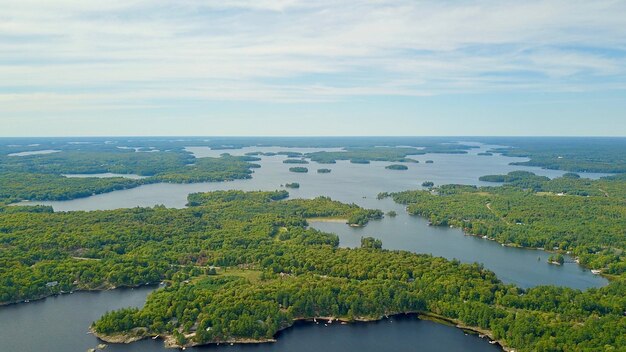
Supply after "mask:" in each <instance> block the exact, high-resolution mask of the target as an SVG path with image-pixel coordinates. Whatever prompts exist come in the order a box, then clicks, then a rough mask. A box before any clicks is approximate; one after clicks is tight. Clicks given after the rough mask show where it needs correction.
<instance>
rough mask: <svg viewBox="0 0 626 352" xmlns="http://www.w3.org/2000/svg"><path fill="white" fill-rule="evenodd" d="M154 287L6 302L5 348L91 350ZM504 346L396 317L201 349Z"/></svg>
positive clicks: (143, 344)
mask: <svg viewBox="0 0 626 352" xmlns="http://www.w3.org/2000/svg"><path fill="white" fill-rule="evenodd" d="M152 290H153V288H150V287H142V288H138V289H133V290H131V289H118V290H113V291H103V292H77V293H74V294H72V295H63V296H57V297H49V298H47V299H45V300H41V301H37V302H31V303H28V304H18V305H11V306H7V307H2V308H0V326H2V329H0V346H1V350H2V351H23V352H29V351H47V352H68V351H86V350H87V349H88V348H95V347H96V346H97V345H98V344H99V343H101V341H99V340H98V339H97V338H95V337H94V336H93V335H90V334H87V329H88V327H89V325H90V324H91V322H92V321H94V320H96V319H98V318H99V317H100V316H101V315H102V314H104V313H105V312H106V311H108V310H112V309H118V308H122V307H126V306H128V307H130V306H133V307H141V306H142V305H143V303H144V302H145V298H146V296H147V295H148V294H149V293H150V292H151V291H152ZM407 346H411V350H412V351H423V352H429V351H433V352H434V351H442V350H444V351H461V350H462V351H469V352H479V351H480V352H488V351H499V350H500V349H499V348H498V347H496V346H493V345H490V344H488V343H487V340H484V339H480V338H478V337H476V336H472V335H467V336H466V335H465V334H464V333H463V332H462V331H461V330H459V329H456V328H453V327H449V326H445V325H440V324H436V323H433V322H430V321H426V320H419V319H417V318H415V317H411V316H407V317H393V318H391V319H387V320H382V321H380V322H373V323H362V324H352V325H339V324H332V325H330V326H328V327H325V326H324V325H322V324H320V325H315V324H298V325H297V327H295V328H291V329H287V330H285V331H283V332H281V333H280V334H279V335H278V341H277V342H276V343H270V344H263V345H234V346H224V345H222V346H206V347H199V348H193V349H190V350H196V351H208V350H211V351H214V350H216V351H225V352H226V351H250V352H270V351H271V352H279V351H280V352H292V351H300V352H308V351H311V352H318V351H359V352H368V351H372V352H374V351H384V350H391V349H393V350H398V351H406V350H407ZM106 351H120V352H122V351H123V352H139V351H172V350H170V349H166V348H164V347H163V342H162V341H161V340H151V339H148V340H144V341H139V342H135V343H132V344H129V345H118V344H111V345H109V346H107V348H106Z"/></svg>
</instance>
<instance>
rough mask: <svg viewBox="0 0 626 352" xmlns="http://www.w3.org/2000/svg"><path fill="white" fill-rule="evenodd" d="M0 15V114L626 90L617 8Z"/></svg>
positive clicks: (567, 0) (125, 6) (195, 7)
mask: <svg viewBox="0 0 626 352" xmlns="http://www.w3.org/2000/svg"><path fill="white" fill-rule="evenodd" d="M0 8H2V9H3V10H2V12H1V13H0V102H2V106H1V107H0V112H2V111H5V112H6V111H23V110H29V109H30V110H39V109H42V108H43V107H44V106H45V107H46V108H50V109H61V108H63V109H68V108H89V107H90V106H91V107H96V106H97V107H98V108H100V107H106V106H107V103H110V106H115V107H119V106H129V107H132V106H145V105H144V104H151V102H150V101H151V100H163V99H166V100H173V99H201V100H255V101H272V102H277V101H278V102H299V101H328V100H341V99H345V98H349V97H358V96H372V95H374V96H380V95H403V96H423V95H437V94H449V93H475V92H490V91H501V90H512V91H519V90H534V91H547V92H553V91H585V90H601V89H623V84H622V83H623V78H624V77H626V60H624V58H625V57H626V54H625V53H624V52H625V51H626V26H625V25H624V18H625V16H626V2H623V1H602V0H600V1H572V0H555V1H522V2H520V1H463V2H460V1H432V2H430V1H385V0H381V1H315V2H312V1H296V0H292V1H268V0H264V1H258V0H257V1H244V0H238V1H237V0H233V1H176V2H171V1H163V0H160V1H142V0H136V1H128V0H126V1H118V0H113V1H106V2H93V1H74V0H65V1H43V0H42V1H36V0H21V1H6V0H0ZM609 50H610V51H609ZM615 53H617V54H615ZM620 78H621V82H620ZM138 100H139V101H141V103H138ZM43 102H45V104H43ZM153 104H155V105H156V104H157V103H153Z"/></svg>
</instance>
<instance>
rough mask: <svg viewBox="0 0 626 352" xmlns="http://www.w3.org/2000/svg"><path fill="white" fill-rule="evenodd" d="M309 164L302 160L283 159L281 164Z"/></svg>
mask: <svg viewBox="0 0 626 352" xmlns="http://www.w3.org/2000/svg"><path fill="white" fill-rule="evenodd" d="M308 163H309V162H308V161H306V160H304V159H285V160H283V164H308Z"/></svg>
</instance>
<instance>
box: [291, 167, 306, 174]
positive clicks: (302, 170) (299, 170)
mask: <svg viewBox="0 0 626 352" xmlns="http://www.w3.org/2000/svg"><path fill="white" fill-rule="evenodd" d="M289 171H291V172H296V173H307V172H309V169H308V168H306V167H301V166H296V167H290V168H289Z"/></svg>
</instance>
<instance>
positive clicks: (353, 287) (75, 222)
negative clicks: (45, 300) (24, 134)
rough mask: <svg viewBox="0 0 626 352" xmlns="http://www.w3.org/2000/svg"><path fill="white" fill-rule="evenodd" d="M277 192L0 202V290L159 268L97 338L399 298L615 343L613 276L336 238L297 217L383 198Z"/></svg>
mask: <svg viewBox="0 0 626 352" xmlns="http://www.w3.org/2000/svg"><path fill="white" fill-rule="evenodd" d="M286 197H288V193H287V192H286V191H275V192H242V191H218V192H210V193H197V194H193V195H190V196H189V205H190V207H189V208H185V209H167V208H164V207H161V206H157V207H153V208H134V209H119V210H110V211H93V212H68V213H54V212H52V211H51V209H50V208H48V207H5V208H2V209H3V211H2V212H0V245H1V246H2V247H3V249H5V250H3V251H1V252H0V255H1V257H0V264H1V265H0V301H2V302H6V303H8V302H14V301H19V300H24V299H36V298H39V297H44V296H47V295H51V294H58V293H61V292H69V291H71V290H78V289H103V288H110V287H119V286H136V285H141V284H145V283H154V282H159V281H162V280H165V281H166V282H167V287H166V288H163V289H159V290H157V291H155V292H154V293H152V294H151V295H150V296H149V297H148V301H147V303H146V305H145V307H144V308H142V309H140V310H137V309H122V310H119V311H114V312H109V313H107V314H105V315H104V316H103V317H102V318H101V319H99V320H98V321H96V322H95V323H94V326H93V329H94V330H95V331H96V332H97V333H98V334H99V336H101V337H104V338H106V336H112V335H119V334H122V335H133V336H135V335H138V336H146V337H147V336H156V335H162V336H171V337H172V339H174V340H175V343H176V344H178V345H181V346H182V345H193V344H204V343H208V342H218V341H238V340H246V339H253V340H263V339H267V338H271V337H272V336H273V335H274V334H275V333H276V332H277V331H279V330H280V329H283V328H285V327H287V326H289V325H291V324H292V323H293V321H294V320H295V319H302V318H307V317H316V316H333V317H338V318H339V317H341V318H342V319H346V320H348V321H349V320H369V319H378V318H380V316H382V315H385V314H387V315H388V314H396V313H406V312H423V313H431V314H436V315H439V316H442V317H445V318H448V319H452V320H454V321H458V322H459V323H463V324H465V325H468V326H475V327H478V328H481V329H487V330H489V331H491V334H492V336H493V338H494V339H497V340H499V341H501V342H502V343H504V344H505V345H507V346H511V347H514V348H516V349H518V350H520V351H552V350H573V349H574V347H576V349H577V350H589V351H591V350H594V349H597V348H599V347H602V348H604V346H607V345H608V346H623V345H624V344H625V343H626V341H624V336H626V322H625V321H624V320H625V318H624V317H623V315H622V313H623V307H624V305H625V304H626V302H625V299H626V298H625V297H624V295H623V294H622V293H623V292H624V289H625V287H624V286H625V285H624V282H623V281H622V280H614V281H613V282H612V283H611V284H610V285H609V286H607V287H604V288H599V289H590V290H588V291H585V292H581V291H579V290H573V289H567V288H553V287H537V288H532V289H529V290H522V289H519V288H516V287H513V286H511V285H504V284H502V283H501V282H500V281H499V280H498V279H497V278H496V276H495V275H494V274H493V273H492V272H490V271H488V270H485V269H484V268H482V266H480V265H478V264H461V263H459V262H458V261H448V260H445V259H443V258H435V257H432V256H429V255H420V254H412V253H409V252H403V251H387V250H384V249H381V248H380V247H381V246H382V245H383V244H382V243H379V242H378V241H376V240H373V239H367V238H366V239H363V241H362V245H363V248H361V249H343V248H338V238H337V237H336V236H335V235H331V234H325V233H322V232H319V231H317V230H313V229H310V228H308V226H307V222H306V219H307V218H313V217H336V218H351V217H353V216H355V217H357V218H361V217H365V218H367V219H375V218H379V217H381V216H382V214H381V212H380V211H375V210H365V209H361V208H359V207H358V206H356V205H348V204H342V203H339V202H335V201H332V200H330V199H329V198H325V197H319V198H316V199H313V200H303V199H294V200H286ZM363 214H365V215H363ZM215 269H217V270H215ZM50 282H57V283H58V284H57V285H55V286H50V285H48V283H50Z"/></svg>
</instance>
